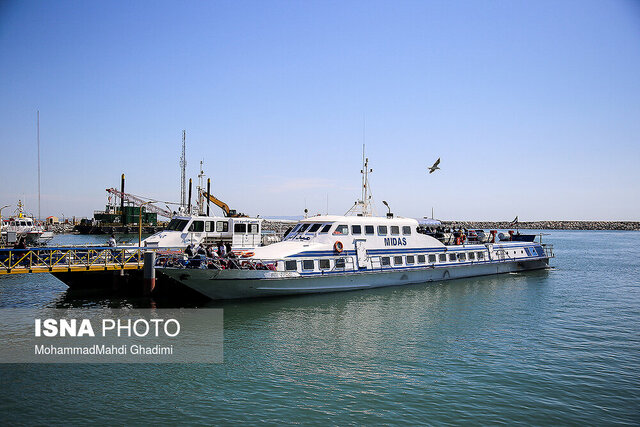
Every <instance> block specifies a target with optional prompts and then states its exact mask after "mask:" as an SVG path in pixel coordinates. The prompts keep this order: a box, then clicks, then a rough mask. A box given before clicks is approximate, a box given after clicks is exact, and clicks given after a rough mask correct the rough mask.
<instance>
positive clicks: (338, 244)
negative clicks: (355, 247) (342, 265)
mask: <svg viewBox="0 0 640 427" xmlns="http://www.w3.org/2000/svg"><path fill="white" fill-rule="evenodd" d="M333 249H334V250H335V251H336V252H338V253H340V252H342V250H343V249H344V246H343V245H342V242H341V241H340V240H338V241H337V242H336V243H335V244H334V245H333Z"/></svg>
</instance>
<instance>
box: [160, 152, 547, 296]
mask: <svg viewBox="0 0 640 427" xmlns="http://www.w3.org/2000/svg"><path fill="white" fill-rule="evenodd" d="M362 171H363V174H364V176H363V197H362V199H361V200H359V201H357V202H356V204H355V205H354V207H355V208H357V209H354V208H352V209H351V210H350V211H349V212H348V213H352V214H353V215H344V216H333V215H326V216H315V217H311V218H306V219H303V220H301V221H299V222H298V224H297V225H296V226H295V227H294V228H293V230H292V231H291V232H290V233H289V234H288V235H287V236H286V237H285V239H284V240H283V241H282V242H279V243H274V244H272V245H269V246H265V247H257V248H255V249H254V250H253V251H251V252H250V253H245V254H244V257H242V258H240V259H228V260H224V259H223V260H218V259H208V260H206V261H204V262H198V263H197V264H196V265H197V268H188V267H189V266H191V267H193V264H191V265H190V264H188V263H174V262H167V260H166V259H165V260H160V261H159V263H158V265H157V267H156V271H158V272H160V273H161V274H165V275H167V276H169V277H171V278H173V279H175V280H177V281H178V282H181V283H183V284H184V285H186V286H188V287H190V288H192V289H194V290H196V291H198V292H200V293H202V294H204V295H206V296H208V297H209V298H212V299H219V300H224V299H236V298H254V297H267V296H278V295H292V294H309V293H320V292H335V291H350V290H357V289H370V288H377V287H384V286H398V285H407V284H416V283H425V282H433V281H441V280H449V279H457V278H463V277H472V276H482V275H490V274H499V273H508V272H516V271H526V270H535V269H543V268H548V267H549V260H550V258H552V257H553V248H552V246H551V245H543V244H542V243H541V242H535V241H517V240H513V241H500V242H495V232H492V233H491V234H484V233H479V231H481V230H476V231H474V233H473V239H466V238H465V236H463V235H461V234H460V232H458V234H457V235H454V234H453V233H444V234H442V235H441V236H438V235H437V234H436V233H434V232H433V231H432V230H430V229H429V227H425V224H424V223H421V222H419V221H418V220H416V219H413V218H402V217H395V216H394V215H393V214H391V213H389V214H387V216H386V217H377V216H373V215H372V211H371V209H370V200H371V195H370V192H369V185H368V177H367V174H368V166H367V161H365V164H364V167H363V169H362ZM385 204H386V203H385ZM448 234H451V235H448ZM488 236H490V238H489V237H488ZM437 237H440V238H437Z"/></svg>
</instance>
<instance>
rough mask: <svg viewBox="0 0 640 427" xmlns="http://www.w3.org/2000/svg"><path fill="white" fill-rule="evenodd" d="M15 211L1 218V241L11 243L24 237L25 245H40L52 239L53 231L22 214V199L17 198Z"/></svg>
mask: <svg viewBox="0 0 640 427" xmlns="http://www.w3.org/2000/svg"><path fill="white" fill-rule="evenodd" d="M15 213H16V214H15V216H12V217H9V218H6V219H3V220H2V227H1V230H2V231H1V234H2V236H1V240H2V241H3V242H6V244H13V243H15V242H17V241H19V240H20V239H24V242H25V244H26V245H27V246H42V245H44V244H46V243H47V242H49V241H50V240H51V239H53V232H51V231H46V230H45V229H44V227H42V226H41V225H40V224H38V223H37V221H35V220H34V219H33V218H31V217H28V216H26V215H25V214H24V205H23V204H22V200H18V207H17V209H16V212H15Z"/></svg>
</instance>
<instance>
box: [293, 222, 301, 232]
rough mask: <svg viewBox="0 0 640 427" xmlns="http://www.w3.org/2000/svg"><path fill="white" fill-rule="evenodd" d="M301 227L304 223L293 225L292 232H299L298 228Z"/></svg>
mask: <svg viewBox="0 0 640 427" xmlns="http://www.w3.org/2000/svg"><path fill="white" fill-rule="evenodd" d="M300 227H302V224H298V225H296V226H295V227H293V230H291V232H292V233H297V232H298V230H300Z"/></svg>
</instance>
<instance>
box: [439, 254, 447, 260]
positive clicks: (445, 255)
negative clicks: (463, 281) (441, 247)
mask: <svg viewBox="0 0 640 427" xmlns="http://www.w3.org/2000/svg"><path fill="white" fill-rule="evenodd" d="M438 260H439V261H440V262H447V254H439V255H438Z"/></svg>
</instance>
